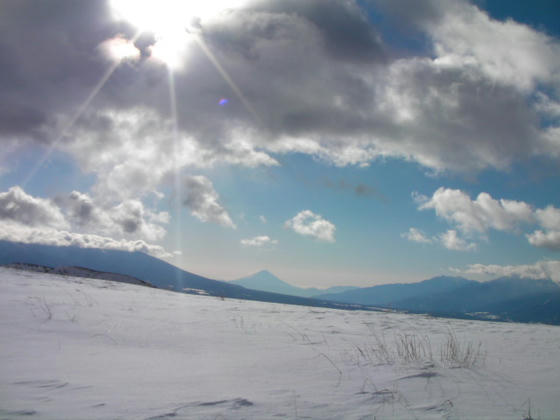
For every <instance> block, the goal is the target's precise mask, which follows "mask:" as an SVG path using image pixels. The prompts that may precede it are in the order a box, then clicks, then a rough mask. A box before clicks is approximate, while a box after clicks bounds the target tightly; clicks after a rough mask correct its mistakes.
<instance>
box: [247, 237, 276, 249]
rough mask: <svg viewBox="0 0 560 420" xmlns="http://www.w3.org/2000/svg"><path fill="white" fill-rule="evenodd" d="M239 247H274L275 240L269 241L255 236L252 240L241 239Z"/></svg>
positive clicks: (267, 238) (266, 238)
mask: <svg viewBox="0 0 560 420" xmlns="http://www.w3.org/2000/svg"><path fill="white" fill-rule="evenodd" d="M240 242H241V245H243V246H251V247H257V248H261V247H264V246H267V245H276V244H277V243H278V241H277V240H276V239H270V238H269V237H268V236H266V235H263V236H255V237H254V238H248V239H241V241H240Z"/></svg>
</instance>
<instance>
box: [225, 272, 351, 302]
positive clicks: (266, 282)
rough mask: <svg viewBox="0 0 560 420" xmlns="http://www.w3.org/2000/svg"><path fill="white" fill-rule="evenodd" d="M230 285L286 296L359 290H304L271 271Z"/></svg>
mask: <svg viewBox="0 0 560 420" xmlns="http://www.w3.org/2000/svg"><path fill="white" fill-rule="evenodd" d="M229 283H232V284H237V285H239V286H243V287H247V288H249V289H255V290H262V291H263V292H271V293H282V294H286V295H293V296H301V297H312V296H316V295H320V294H324V295H328V294H331V293H341V292H346V291H349V290H355V289H358V288H357V287H353V286H335V287H329V288H328V289H317V288H314V287H312V288H302V287H296V286H292V285H291V284H289V283H286V282H285V281H282V280H280V279H279V278H278V277H276V276H275V275H274V274H272V273H271V272H270V271H267V270H262V271H259V272H258V273H255V274H252V275H250V276H247V277H243V278H240V279H238V280H232V281H230V282H229Z"/></svg>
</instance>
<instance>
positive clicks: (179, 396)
mask: <svg viewBox="0 0 560 420" xmlns="http://www.w3.org/2000/svg"><path fill="white" fill-rule="evenodd" d="M450 337H455V341H454V345H455V346H456V347H458V353H457V351H456V352H455V354H459V355H460V356H461V357H459V358H457V360H451V358H450V357H449V356H446V357H444V358H443V360H442V357H441V351H442V349H443V350H444V353H445V351H446V350H447V353H446V354H447V355H449V354H450V353H449V349H450V347H449V345H450V341H449V340H450ZM0 340H1V341H0V419H4V418H6V419H14V418H40V419H165V418H174V419H183V418H184V419H191V418H192V419H269V418H288V419H304V418H313V419H373V418H375V419H383V418H398V419H408V418H410V419H414V418H420V419H424V418H425V419H440V418H449V419H455V418H456V419H476V418H488V419H502V418H503V419H520V420H521V419H523V417H524V416H527V414H528V409H529V404H530V407H531V414H532V416H533V417H534V418H541V419H557V418H560V398H558V396H559V395H560V392H559V391H560V385H559V381H558V379H559V378H560V328H558V327H554V326H544V325H529V324H508V323H494V322H480V321H464V320H452V319H436V318H431V317H426V316H421V315H407V314H398V313H385V312H364V311H341V310H330V309H322V308H310V307H303V306H290V305H281V304H271V303H261V302H251V301H241V300H229V299H225V300H221V299H218V298H215V297H207V296H194V295H185V294H179V293H174V292H168V291H164V290H157V289H151V288H147V287H140V286H134V285H128V284H122V283H115V282H110V281H104V280H93V279H84V278H73V277H63V276H57V275H49V274H42V273H30V272H24V271H17V270H12V269H0ZM451 340H452V341H451V343H453V339H451ZM479 343H480V348H479ZM469 345H470V346H471V347H470V348H471V350H472V351H473V353H471V354H474V355H475V356H476V357H474V359H473V360H472V363H471V359H468V360H467V362H468V363H460V362H461V361H464V358H463V357H462V356H464V355H465V353H464V352H465V351H466V350H467V349H468V348H469ZM456 350H457V349H456Z"/></svg>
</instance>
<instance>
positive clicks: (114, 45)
mask: <svg viewBox="0 0 560 420" xmlns="http://www.w3.org/2000/svg"><path fill="white" fill-rule="evenodd" d="M99 49H100V51H101V52H102V53H103V54H105V56H107V57H108V58H110V59H111V60H114V61H121V60H133V61H134V60H138V59H139V58H140V54H141V52H140V50H139V49H138V48H136V46H135V45H134V43H133V42H132V41H130V40H128V39H126V38H125V37H123V36H122V35H120V34H119V35H117V36H116V37H114V38H111V39H107V40H105V41H103V42H102V43H101V44H100V45H99Z"/></svg>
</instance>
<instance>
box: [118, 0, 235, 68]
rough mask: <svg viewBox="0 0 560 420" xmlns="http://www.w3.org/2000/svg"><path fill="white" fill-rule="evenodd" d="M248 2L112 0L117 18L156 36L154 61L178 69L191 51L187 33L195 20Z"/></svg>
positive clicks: (227, 0)
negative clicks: (156, 60) (189, 50)
mask: <svg viewBox="0 0 560 420" xmlns="http://www.w3.org/2000/svg"><path fill="white" fill-rule="evenodd" d="M245 1H246V0H198V1H185V0H111V3H110V4H111V9H112V12H113V15H114V17H115V19H118V20H125V21H127V22H129V23H131V24H132V25H134V26H135V27H136V28H137V29H138V30H140V31H142V32H149V33H152V34H153V35H154V37H155V39H156V42H155V43H154V45H153V46H152V48H151V55H152V57H153V58H155V59H158V60H160V61H163V62H164V63H165V64H166V65H168V66H169V67H171V68H177V67H180V66H181V64H182V62H183V61H184V60H183V59H184V56H185V53H186V52H187V50H188V48H189V44H190V42H189V36H188V31H189V30H190V29H191V26H192V24H193V22H195V20H201V21H204V20H205V19H210V18H212V17H213V16H216V15H218V14H219V13H220V12H222V11H224V10H229V9H235V8H239V7H240V6H241V5H242V4H243V3H244V2H245Z"/></svg>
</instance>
